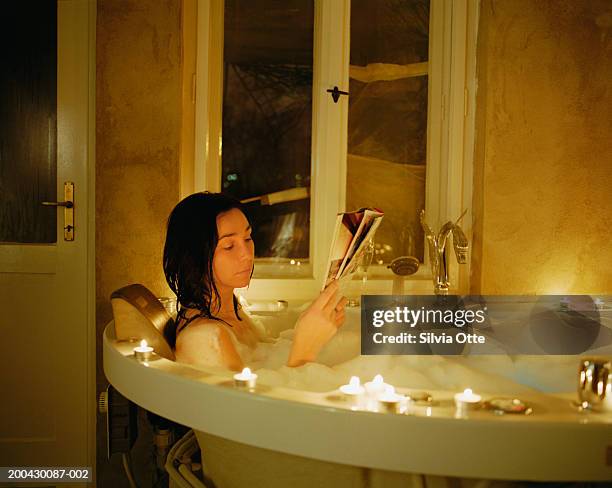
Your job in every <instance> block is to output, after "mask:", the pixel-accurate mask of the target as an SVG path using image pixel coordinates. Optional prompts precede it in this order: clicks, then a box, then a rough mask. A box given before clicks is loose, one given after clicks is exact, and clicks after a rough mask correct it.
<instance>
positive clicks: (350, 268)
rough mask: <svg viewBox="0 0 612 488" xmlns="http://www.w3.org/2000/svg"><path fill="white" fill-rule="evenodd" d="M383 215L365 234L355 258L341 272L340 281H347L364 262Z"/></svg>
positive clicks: (374, 220) (376, 218)
mask: <svg viewBox="0 0 612 488" xmlns="http://www.w3.org/2000/svg"><path fill="white" fill-rule="evenodd" d="M382 218H383V214H378V216H376V217H374V218H373V220H372V222H371V223H370V225H369V228H368V229H367V230H366V231H365V232H364V233H363V235H362V238H361V240H360V242H359V244H358V245H357V250H356V251H355V252H354V254H353V256H352V257H351V258H350V259H349V260H348V261H347V263H346V265H345V267H344V269H343V270H342V271H341V272H340V278H339V279H345V278H348V277H349V276H351V275H352V274H353V273H354V272H355V271H357V267H358V266H359V263H361V261H362V260H363V255H364V253H365V252H366V249H367V246H368V242H369V241H371V240H372V238H373V237H374V234H375V233H376V229H378V226H379V225H380V223H381V222H382Z"/></svg>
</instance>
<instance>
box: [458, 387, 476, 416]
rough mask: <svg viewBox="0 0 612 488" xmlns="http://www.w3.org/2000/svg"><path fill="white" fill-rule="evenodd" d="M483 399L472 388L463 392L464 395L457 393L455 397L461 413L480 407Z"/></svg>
mask: <svg viewBox="0 0 612 488" xmlns="http://www.w3.org/2000/svg"><path fill="white" fill-rule="evenodd" d="M481 400H482V397H481V396H480V395H477V394H476V393H474V392H473V391H472V390H471V389H470V388H466V389H465V390H463V393H457V394H456V395H455V405H457V409H458V410H459V411H461V412H464V411H466V410H473V409H476V408H478V407H479V406H480V401H481Z"/></svg>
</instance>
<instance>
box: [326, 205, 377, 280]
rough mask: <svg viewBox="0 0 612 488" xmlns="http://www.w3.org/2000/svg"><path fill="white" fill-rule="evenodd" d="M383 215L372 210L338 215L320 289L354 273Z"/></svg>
mask: <svg viewBox="0 0 612 488" xmlns="http://www.w3.org/2000/svg"><path fill="white" fill-rule="evenodd" d="M383 215H384V214H383V213H382V212H381V211H378V210H373V209H360V210H357V211H355V212H347V213H343V214H338V220H337V221H336V229H335V231H334V237H333V240H332V247H331V250H330V257H329V261H328V265H327V273H326V274H325V281H324V283H323V287H322V288H325V287H326V286H327V285H328V284H329V283H330V282H331V281H332V280H334V279H340V278H343V279H344V278H345V277H346V276H349V275H350V274H351V273H353V272H354V270H355V269H356V267H357V264H358V263H359V259H361V256H362V254H363V252H364V249H365V247H366V244H367V242H368V240H369V239H371V238H372V237H373V235H374V233H375V232H376V229H377V228H378V225H379V224H380V220H381V219H382V217H383ZM355 259H356V264H355V262H354V261H355Z"/></svg>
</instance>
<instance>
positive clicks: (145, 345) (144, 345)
mask: <svg viewBox="0 0 612 488" xmlns="http://www.w3.org/2000/svg"><path fill="white" fill-rule="evenodd" d="M140 347H142V348H145V347H147V341H146V340H145V339H143V340H142V341H140Z"/></svg>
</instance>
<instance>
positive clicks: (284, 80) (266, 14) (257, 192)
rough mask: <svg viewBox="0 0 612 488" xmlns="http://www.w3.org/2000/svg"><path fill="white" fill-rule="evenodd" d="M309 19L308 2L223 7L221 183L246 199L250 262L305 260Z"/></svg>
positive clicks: (271, 0) (229, 2) (242, 0)
mask: <svg viewBox="0 0 612 488" xmlns="http://www.w3.org/2000/svg"><path fill="white" fill-rule="evenodd" d="M313 21H314V6H313V1H304V0H282V1H280V0H265V1H258V2H252V1H250V0H226V2H225V16H224V77H223V127H222V131H223V133H222V136H223V144H222V148H223V154H222V185H221V186H222V190H223V191H225V192H228V193H230V194H232V195H234V196H236V197H238V198H240V199H251V200H252V201H251V202H250V203H248V204H247V213H248V218H249V220H250V221H251V223H252V225H253V228H254V234H253V237H254V240H255V246H256V248H255V254H256V257H258V258H269V259H268V260H280V261H283V262H285V261H287V262H289V261H290V260H291V259H294V260H295V259H299V260H301V262H306V261H307V260H308V257H309V239H310V237H309V235H310V232H309V231H310V197H309V187H310V147H311V125H312V63H313V60H312V47H313ZM278 192H282V193H278ZM261 196H263V198H258V197H261Z"/></svg>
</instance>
